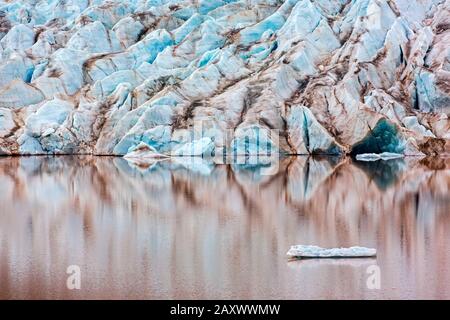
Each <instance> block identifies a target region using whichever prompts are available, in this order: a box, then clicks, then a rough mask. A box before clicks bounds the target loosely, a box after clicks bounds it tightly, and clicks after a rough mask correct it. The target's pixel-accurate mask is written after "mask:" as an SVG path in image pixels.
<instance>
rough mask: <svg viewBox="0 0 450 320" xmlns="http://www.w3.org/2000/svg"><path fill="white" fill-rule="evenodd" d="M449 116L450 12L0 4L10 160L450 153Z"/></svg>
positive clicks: (379, 7)
mask: <svg viewBox="0 0 450 320" xmlns="http://www.w3.org/2000/svg"><path fill="white" fill-rule="evenodd" d="M449 112H450V0H447V1H444V0H391V1H389V0H298V1H297V0H286V1H278V0H240V1H233V0H204V1H202V0H190V1H188V0H186V1H170V0H132V1H113V0H109V1H102V0H64V1H62V0H60V1H55V0H46V1H42V0H34V1H33V0H0V154H43V153H55V154H71V153H88V154H115V155H125V154H127V153H128V154H129V153H133V154H135V153H136V152H137V150H143V149H146V148H147V150H152V151H153V152H155V153H158V154H167V153H171V152H175V154H176V155H181V154H184V155H185V154H196V155H202V154H204V153H206V152H213V153H223V152H224V153H236V154H255V153H260V152H263V153H264V152H266V151H267V150H269V149H270V150H271V152H272V150H275V151H276V152H282V153H290V154H340V153H352V154H362V153H377V154H380V153H383V152H389V153H403V154H406V155H417V154H443V153H447V152H448V151H449V150H450V148H449V145H450V143H449V141H450V120H449V119H448V114H449ZM262 132H263V133H264V134H261V133H262ZM267 132H268V133H269V134H265V133H267Z"/></svg>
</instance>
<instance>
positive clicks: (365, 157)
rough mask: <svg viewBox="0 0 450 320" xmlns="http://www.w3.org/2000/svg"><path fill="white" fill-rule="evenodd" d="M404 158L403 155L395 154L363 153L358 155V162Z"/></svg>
mask: <svg viewBox="0 0 450 320" xmlns="http://www.w3.org/2000/svg"><path fill="white" fill-rule="evenodd" d="M398 158H403V154H400V153H393V152H383V153H361V154H357V155H356V160H358V161H378V160H391V159H398Z"/></svg>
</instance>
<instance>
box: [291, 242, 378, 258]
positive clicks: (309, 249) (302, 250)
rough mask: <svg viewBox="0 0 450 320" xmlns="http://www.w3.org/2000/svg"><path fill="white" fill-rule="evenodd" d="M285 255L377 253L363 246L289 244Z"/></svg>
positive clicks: (351, 255)
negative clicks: (324, 246) (325, 246)
mask: <svg viewBox="0 0 450 320" xmlns="http://www.w3.org/2000/svg"><path fill="white" fill-rule="evenodd" d="M287 255H288V256H289V257H290V258H300V259H302V258H303V259H305V258H367V257H375V256H376V255H377V250H376V249H371V248H364V247H350V248H330V249H326V248H321V247H318V246H307V245H297V246H291V248H290V249H289V251H288V252H287Z"/></svg>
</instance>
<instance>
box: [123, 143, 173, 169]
mask: <svg viewBox="0 0 450 320" xmlns="http://www.w3.org/2000/svg"><path fill="white" fill-rule="evenodd" d="M124 158H125V160H127V161H128V162H131V163H133V164H134V165H137V166H139V167H149V166H150V165H151V164H154V163H156V162H159V161H162V160H166V159H169V156H167V155H165V154H161V153H159V152H158V151H156V149H155V148H153V147H152V146H149V145H148V144H146V143H144V142H141V143H140V144H138V145H137V146H136V147H135V148H133V149H132V150H130V151H129V152H128V153H127V154H126V155H125V156H124Z"/></svg>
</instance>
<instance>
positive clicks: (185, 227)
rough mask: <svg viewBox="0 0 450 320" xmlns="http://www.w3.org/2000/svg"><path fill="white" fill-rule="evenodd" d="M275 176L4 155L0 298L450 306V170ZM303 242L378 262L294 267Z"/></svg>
mask: <svg viewBox="0 0 450 320" xmlns="http://www.w3.org/2000/svg"><path fill="white" fill-rule="evenodd" d="M200 160H201V159H200ZM180 161H181V162H180ZM196 161H199V160H196ZM265 166H267V164H265ZM277 168H278V171H277V172H276V174H272V175H265V174H261V171H260V170H259V169H258V167H257V166H246V165H245V164H243V165H216V166H215V165H213V164H211V163H207V162H204V161H203V162H196V163H195V162H194V163H192V164H190V165H186V163H183V161H182V159H181V160H180V159H178V161H173V160H167V161H162V162H158V163H154V164H152V165H149V166H144V165H136V164H131V163H129V162H127V161H126V160H124V159H122V158H110V157H48V158H46V157H22V158H0V204H1V211H0V243H1V246H0V298H26V297H28V298H81V297H86V298H94V297H102V298H291V299H301V298H450V268H448V266H449V265H450V237H449V236H448V231H449V230H450V215H449V212H450V197H449V189H450V161H449V160H446V159H417V158H406V159H397V160H391V161H387V162H384V161H377V162H371V163H367V162H356V161H354V160H351V159H349V158H345V159H339V158H319V159H317V158H314V159H308V158H306V157H297V158H286V159H283V160H282V161H281V162H280V163H279V164H278V167H277ZM293 244H314V245H319V246H322V247H336V246H352V245H360V246H366V247H373V248H377V250H378V255H377V258H376V259H373V261H370V259H369V261H366V260H365V261H360V262H348V263H346V261H345V260H344V261H340V262H338V263H332V262H325V263H324V262H317V261H315V260H312V261H308V262H305V263H303V262H293V263H291V262H288V261H287V259H286V256H285V254H286V251H287V249H288V248H289V247H290V246H291V245H293ZM375 263H376V264H378V266H379V267H380V270H381V289H380V290H370V289H368V288H367V287H366V279H367V277H368V274H367V273H366V268H367V266H369V265H372V264H375ZM73 264H75V265H79V266H80V267H81V271H82V288H81V290H79V291H69V290H68V289H66V277H67V274H66V268H67V266H69V265H73Z"/></svg>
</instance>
